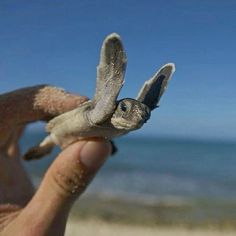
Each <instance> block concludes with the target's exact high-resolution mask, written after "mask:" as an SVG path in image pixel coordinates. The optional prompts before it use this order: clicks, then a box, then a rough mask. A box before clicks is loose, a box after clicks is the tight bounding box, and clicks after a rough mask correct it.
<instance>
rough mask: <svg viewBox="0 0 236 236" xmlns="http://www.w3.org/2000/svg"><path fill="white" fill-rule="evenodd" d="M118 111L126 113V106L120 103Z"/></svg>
mask: <svg viewBox="0 0 236 236" xmlns="http://www.w3.org/2000/svg"><path fill="white" fill-rule="evenodd" d="M120 109H121V110H122V111H123V112H126V111H127V106H126V104H125V103H123V102H122V103H121V104H120Z"/></svg>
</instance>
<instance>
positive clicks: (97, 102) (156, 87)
mask: <svg viewBox="0 0 236 236" xmlns="http://www.w3.org/2000/svg"><path fill="white" fill-rule="evenodd" d="M126 62H127V60H126V54H125V51H124V48H123V46H122V42H121V39H120V36H119V35H117V34H115V33H113V34H111V35H109V36H108V37H107V38H106V39H105V40H104V42H103V45H102V49H101V56H100V62H99V65H98V67H97V84H96V92H95V96H94V98H93V99H92V100H89V101H87V102H85V103H83V104H81V105H80V106H78V107H77V108H75V109H74V110H72V111H69V112H66V113H64V114H62V115H59V116H57V117H55V118H54V119H52V120H51V121H50V122H49V123H48V124H47V131H48V132H49V133H50V135H49V136H47V137H46V138H45V139H44V140H43V141H42V142H41V143H40V144H39V145H38V146H36V147H33V148H31V149H30V150H29V151H28V152H27V153H26V154H25V156H24V157H25V159H27V160H30V159H37V158H41V157H43V156H44V155H46V154H48V153H50V152H51V150H52V148H53V147H54V145H59V146H60V147H61V148H65V147H66V146H68V145H69V144H71V143H73V142H76V141H77V140H81V139H85V138H91V137H103V138H106V139H112V138H113V137H116V136H119V135H124V134H127V133H128V132H130V131H132V130H136V129H139V128H141V127H142V125H143V124H144V123H145V122H146V121H147V120H148V119H149V118H150V115H151V111H152V110H153V109H155V108H156V107H158V103H159V100H160V98H161V96H162V94H163V92H164V91H165V89H166V86H167V83H168V81H169V79H170V78H171V76H172V74H173V73H174V70H175V67H174V64H172V63H169V64H166V65H164V66H163V67H162V68H161V69H160V70H159V71H158V72H157V73H156V74H155V75H154V76H153V77H152V78H151V79H150V80H148V81H146V82H145V83H144V85H143V87H142V89H141V90H140V92H139V94H138V96H137V98H136V99H131V98H125V99H122V100H119V101H117V97H118V95H119V92H120V90H121V88H122V86H123V83H124V74H125V68H126Z"/></svg>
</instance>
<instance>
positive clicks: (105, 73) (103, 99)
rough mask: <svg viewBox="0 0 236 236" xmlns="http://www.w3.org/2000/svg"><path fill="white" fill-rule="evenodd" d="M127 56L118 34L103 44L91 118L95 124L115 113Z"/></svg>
mask: <svg viewBox="0 0 236 236" xmlns="http://www.w3.org/2000/svg"><path fill="white" fill-rule="evenodd" d="M126 62H127V59H126V54H125V51H124V48H123V45H122V42H121V38H120V36H119V35H118V34H116V33H113V34H110V35H109V36H108V37H106V39H105V40H104V42H103V45H102V49H101V55H100V62H99V65H98V67H97V84H96V93H95V96H94V99H93V102H94V105H95V106H94V109H92V110H91V112H90V114H89V116H90V117H89V118H90V120H91V121H92V123H94V124H99V123H102V122H103V121H105V120H106V119H107V118H108V117H109V116H111V114H112V113H113V112H114V110H115V107H116V100H117V97H118V95H119V92H120V90H121V88H122V86H123V83H124V75H125V69H126Z"/></svg>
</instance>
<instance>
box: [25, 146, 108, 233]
mask: <svg viewBox="0 0 236 236" xmlns="http://www.w3.org/2000/svg"><path fill="white" fill-rule="evenodd" d="M110 152H111V145H110V143H109V142H106V141H79V142H77V143H74V144H72V145H70V146H69V147H67V148H66V149H64V150H63V151H62V152H61V153H60V154H59V156H58V157H57V158H56V160H55V161H54V162H53V164H52V165H51V167H50V168H49V169H48V171H47V173H46V174H45V177H44V179H43V181H42V183H41V185H40V187H39V189H38V191H37V192H36V194H35V196H34V197H33V199H32V200H31V201H30V202H29V204H28V205H27V206H26V208H25V209H24V210H23V212H22V214H21V217H23V218H24V221H28V220H29V221H32V219H33V221H34V224H35V223H37V222H38V223H39V224H40V228H41V229H42V230H43V229H44V228H45V227H46V228H47V230H48V227H49V228H50V227H52V225H54V226H55V224H57V225H58V224H59V225H61V227H64V225H65V222H66V219H67V215H68V213H69V210H70V207H71V205H72V204H73V202H74V201H75V199H76V198H78V197H79V196H80V195H81V194H82V192H83V191H84V190H85V188H86V187H87V185H88V184H89V182H90V181H91V179H92V178H93V177H94V176H95V174H96V172H97V171H98V169H99V168H100V167H101V165H102V164H103V163H104V161H105V159H106V157H107V156H108V155H109V154H110ZM25 217H26V218H31V219H27V220H26V219H25ZM29 221H28V225H29ZM34 224H33V225H34ZM59 228H60V227H59ZM62 231H63V230H62Z"/></svg>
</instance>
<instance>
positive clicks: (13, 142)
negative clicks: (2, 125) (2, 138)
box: [7, 126, 25, 157]
mask: <svg viewBox="0 0 236 236" xmlns="http://www.w3.org/2000/svg"><path fill="white" fill-rule="evenodd" d="M24 129H25V126H19V127H17V128H16V129H15V132H14V133H13V135H12V137H11V139H10V142H9V145H8V147H7V156H8V157H19V156H20V147H19V144H18V140H19V138H20V137H21V135H22V133H23V131H24Z"/></svg>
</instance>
